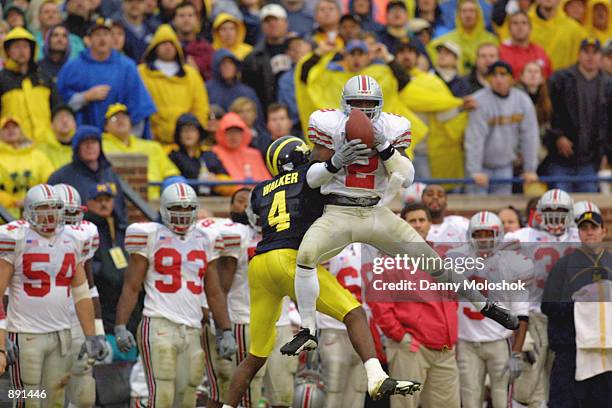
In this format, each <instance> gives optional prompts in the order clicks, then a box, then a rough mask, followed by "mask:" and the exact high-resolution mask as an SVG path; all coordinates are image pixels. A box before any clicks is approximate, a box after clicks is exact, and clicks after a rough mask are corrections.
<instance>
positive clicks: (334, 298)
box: [223, 136, 420, 408]
mask: <svg viewBox="0 0 612 408" xmlns="http://www.w3.org/2000/svg"><path fill="white" fill-rule="evenodd" d="M364 147H365V145H362V144H360V143H359V141H352V142H350V143H347V145H346V146H345V147H344V148H343V149H342V150H341V153H337V155H338V156H336V159H339V160H342V161H344V162H345V163H346V164H350V163H352V162H353V161H354V160H357V159H359V158H360V156H361V154H360V151H362V150H363V148H364ZM309 153H310V151H309V149H308V146H307V145H306V144H305V143H304V142H303V141H302V140H301V139H298V138H296V137H292V136H286V137H282V138H280V139H278V140H276V141H274V143H272V144H271V145H270V147H269V148H268V151H267V154H266V165H267V167H268V170H270V173H271V174H272V175H273V176H274V178H273V179H272V180H269V181H265V182H262V183H260V184H258V185H257V186H256V187H255V189H254V190H253V192H252V193H251V203H250V204H251V205H250V207H249V208H248V210H247V211H249V214H250V218H251V219H252V224H254V225H257V224H258V223H260V225H261V228H262V235H263V236H262V240H261V241H260V242H259V244H258V245H257V250H256V255H255V257H253V259H251V262H250V264H249V288H250V298H251V346H250V348H249V355H248V356H247V358H246V359H245V360H244V361H243V362H242V363H241V364H240V366H238V369H237V370H236V372H235V373H234V377H233V378H232V382H231V384H230V391H229V397H228V399H227V401H226V404H225V405H224V406H223V408H235V407H236V406H238V403H239V402H240V399H241V398H242V395H243V394H244V392H245V390H246V388H247V387H248V386H249V383H250V381H251V379H252V378H253V376H254V375H255V373H256V372H257V371H258V370H259V369H260V368H261V367H262V366H263V365H264V364H265V362H266V359H267V357H268V356H269V355H270V353H271V352H272V350H273V348H274V342H275V340H276V326H275V325H276V321H277V320H278V317H279V316H280V313H281V308H282V303H283V298H284V297H285V296H289V297H291V298H292V299H295V292H294V287H293V279H294V277H293V274H294V271H295V269H294V267H295V258H296V256H297V248H298V246H299V244H300V241H301V239H302V236H303V235H304V232H305V231H306V230H307V229H308V227H310V225H311V224H312V222H313V221H314V220H315V219H316V218H317V217H319V216H320V215H321V211H322V208H321V207H322V206H321V198H320V195H319V190H318V189H315V188H311V187H310V186H309V183H308V181H307V180H306V172H307V170H308V168H310V167H311V166H313V165H316V164H307V162H308V155H309ZM316 273H317V275H318V278H319V280H320V281H321V294H320V296H319V298H318V300H317V308H318V310H319V311H320V312H322V313H325V314H327V315H329V316H332V317H334V318H335V319H337V320H339V321H342V322H344V324H345V325H346V327H347V330H348V333H349V337H350V339H351V343H352V344H353V347H354V348H355V351H357V353H358V354H359V357H360V358H361V361H363V362H364V365H365V368H366V373H367V375H368V392H369V393H370V396H371V397H372V398H374V399H379V398H382V397H385V396H388V395H393V394H402V395H408V394H412V393H414V392H415V391H418V390H419V388H420V384H418V383H414V382H412V381H397V380H394V379H391V378H389V376H388V375H387V374H386V373H385V372H384V371H383V369H382V367H381V365H380V362H379V361H378V359H377V358H376V350H375V348H374V342H373V340H372V336H371V334H370V329H369V326H368V322H367V319H366V315H365V312H364V311H363V308H361V307H360V305H359V302H358V301H357V299H355V297H354V296H353V295H351V293H350V292H349V291H347V290H346V289H344V288H343V287H342V286H341V285H340V283H339V282H338V281H337V280H336V278H335V277H333V276H332V275H331V274H330V273H329V272H328V271H326V270H325V269H324V268H323V267H321V266H319V267H318V268H317V272H316Z"/></svg>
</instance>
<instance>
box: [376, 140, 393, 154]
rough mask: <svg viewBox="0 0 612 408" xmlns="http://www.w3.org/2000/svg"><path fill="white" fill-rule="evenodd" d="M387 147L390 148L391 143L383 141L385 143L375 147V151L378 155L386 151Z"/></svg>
mask: <svg viewBox="0 0 612 408" xmlns="http://www.w3.org/2000/svg"><path fill="white" fill-rule="evenodd" d="M389 146H391V143H390V142H389V141H388V140H385V143H383V144H378V145H376V150H378V153H380V152H382V151H384V150H387V149H388V148H389Z"/></svg>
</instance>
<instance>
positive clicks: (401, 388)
mask: <svg viewBox="0 0 612 408" xmlns="http://www.w3.org/2000/svg"><path fill="white" fill-rule="evenodd" d="M417 391H421V383H418V382H416V381H401V380H394V379H393V378H389V377H387V378H385V379H383V380H381V381H380V382H379V383H378V384H377V385H376V386H375V387H374V388H373V389H371V390H368V392H369V394H370V397H372V399H373V400H379V399H383V398H387V397H390V396H391V395H412V394H414V393H415V392H417Z"/></svg>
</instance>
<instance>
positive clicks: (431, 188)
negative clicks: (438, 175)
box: [422, 184, 469, 256]
mask: <svg viewBox="0 0 612 408" xmlns="http://www.w3.org/2000/svg"><path fill="white" fill-rule="evenodd" d="M422 200H423V204H425V206H426V207H427V208H428V209H429V213H430V214H431V228H430V229H429V233H428V234H427V241H429V242H433V244H434V248H435V249H436V251H437V252H438V253H439V254H440V255H441V256H444V254H446V252H447V251H448V250H449V249H451V248H453V247H456V246H459V244H461V243H463V242H465V236H466V235H465V234H467V230H468V226H469V220H468V219H467V218H465V217H461V216H459V215H446V207H447V196H446V191H444V188H443V187H442V186H441V185H439V184H430V185H428V186H427V187H426V188H425V189H424V190H423V197H422Z"/></svg>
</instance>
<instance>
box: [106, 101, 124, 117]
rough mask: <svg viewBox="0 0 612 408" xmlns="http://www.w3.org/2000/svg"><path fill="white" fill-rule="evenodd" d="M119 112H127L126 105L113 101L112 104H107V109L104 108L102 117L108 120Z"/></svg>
mask: <svg viewBox="0 0 612 408" xmlns="http://www.w3.org/2000/svg"><path fill="white" fill-rule="evenodd" d="M119 112H124V113H127V112H128V108H127V106H125V105H124V104H122V103H113V104H112V105H109V107H108V109H107V110H106V114H104V119H106V120H108V119H110V118H112V117H113V116H115V115H116V114H118V113H119Z"/></svg>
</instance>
